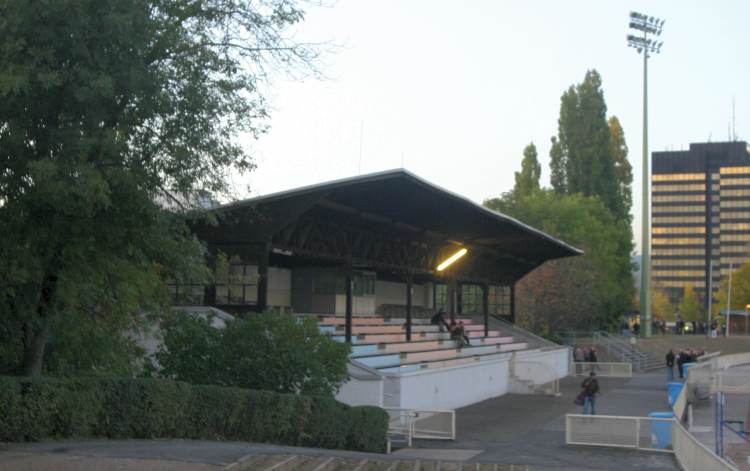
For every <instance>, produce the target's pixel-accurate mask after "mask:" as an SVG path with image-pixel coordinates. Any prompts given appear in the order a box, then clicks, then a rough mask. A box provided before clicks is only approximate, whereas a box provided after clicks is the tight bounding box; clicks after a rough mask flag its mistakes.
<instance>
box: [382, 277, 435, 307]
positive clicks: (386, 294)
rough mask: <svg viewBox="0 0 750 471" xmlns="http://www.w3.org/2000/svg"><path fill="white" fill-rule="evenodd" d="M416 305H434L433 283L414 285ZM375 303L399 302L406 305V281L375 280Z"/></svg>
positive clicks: (413, 301) (412, 300) (414, 302)
mask: <svg viewBox="0 0 750 471" xmlns="http://www.w3.org/2000/svg"><path fill="white" fill-rule="evenodd" d="M411 302H412V305H414V306H424V307H431V306H432V285H431V284H429V283H428V284H423V285H414V291H413V293H412V297H411ZM375 304H377V305H378V306H379V305H381V304H399V305H402V306H406V283H396V282H393V281H382V280H377V281H376V282H375Z"/></svg>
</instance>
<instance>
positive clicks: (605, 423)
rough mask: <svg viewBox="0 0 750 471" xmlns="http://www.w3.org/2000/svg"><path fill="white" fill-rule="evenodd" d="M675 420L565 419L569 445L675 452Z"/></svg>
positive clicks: (607, 417) (597, 417)
mask: <svg viewBox="0 0 750 471" xmlns="http://www.w3.org/2000/svg"><path fill="white" fill-rule="evenodd" d="M673 423H674V420H673V419H657V418H651V417H623V416H616V415H580V414H568V415H566V416H565V443H566V444H568V445H589V446H606V447H618V448H633V449H637V450H650V451H661V452H667V453H671V452H672V424H673Z"/></svg>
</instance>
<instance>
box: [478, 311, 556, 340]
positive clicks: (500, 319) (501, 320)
mask: <svg viewBox="0 0 750 471" xmlns="http://www.w3.org/2000/svg"><path fill="white" fill-rule="evenodd" d="M490 317H491V318H493V319H495V320H496V321H498V322H500V323H501V324H503V325H505V326H506V327H510V328H512V329H515V330H517V331H521V332H520V334H521V336H523V335H525V336H527V337H530V338H533V339H534V340H536V341H537V342H540V343H542V344H544V345H547V346H556V347H559V346H560V344H558V343H555V342H553V341H551V340H548V339H545V338H544V337H540V336H538V335H536V334H535V333H533V332H530V331H528V330H526V329H523V328H521V327H518V326H517V325H515V324H513V323H511V322H508V321H507V320H505V319H503V318H502V317H500V316H498V315H497V314H490ZM514 337H515V335H514Z"/></svg>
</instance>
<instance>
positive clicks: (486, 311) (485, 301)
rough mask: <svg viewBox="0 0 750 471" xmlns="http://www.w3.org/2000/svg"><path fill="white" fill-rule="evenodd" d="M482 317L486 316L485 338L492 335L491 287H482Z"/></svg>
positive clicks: (485, 285)
mask: <svg viewBox="0 0 750 471" xmlns="http://www.w3.org/2000/svg"><path fill="white" fill-rule="evenodd" d="M482 315H484V336H485V337H487V336H488V335H490V285H488V284H486V283H485V284H483V285H482Z"/></svg>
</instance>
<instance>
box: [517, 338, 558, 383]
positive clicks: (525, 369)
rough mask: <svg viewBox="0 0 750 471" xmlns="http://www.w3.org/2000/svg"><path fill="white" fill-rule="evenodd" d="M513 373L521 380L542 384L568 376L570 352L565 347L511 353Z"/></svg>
mask: <svg viewBox="0 0 750 471" xmlns="http://www.w3.org/2000/svg"><path fill="white" fill-rule="evenodd" d="M512 361H513V369H512V370H513V375H514V376H515V377H517V378H519V379H522V380H528V381H533V382H534V384H537V385H539V384H544V383H548V382H550V381H554V380H557V379H562V378H564V377H566V376H568V374H569V372H570V353H569V349H568V348H567V347H560V348H556V349H551V350H532V351H527V352H523V351H522V352H518V353H515V354H514V355H513V360H512Z"/></svg>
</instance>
